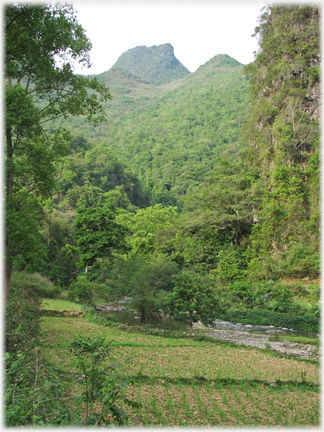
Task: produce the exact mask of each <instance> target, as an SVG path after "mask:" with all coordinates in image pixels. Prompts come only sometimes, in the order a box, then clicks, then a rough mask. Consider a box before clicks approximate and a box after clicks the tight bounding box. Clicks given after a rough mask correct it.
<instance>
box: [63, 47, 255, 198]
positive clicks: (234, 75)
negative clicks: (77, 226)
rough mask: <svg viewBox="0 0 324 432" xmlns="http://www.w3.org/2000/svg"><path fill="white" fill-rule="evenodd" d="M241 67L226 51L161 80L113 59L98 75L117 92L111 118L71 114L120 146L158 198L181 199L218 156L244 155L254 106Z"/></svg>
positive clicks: (79, 126) (81, 127)
mask: <svg viewBox="0 0 324 432" xmlns="http://www.w3.org/2000/svg"><path fill="white" fill-rule="evenodd" d="M163 46H164V45H163ZM242 67H243V66H242V65H240V63H239V62H237V61H236V60H234V59H232V58H230V57H229V56H227V55H217V56H215V57H214V58H213V59H211V60H210V61H208V62H207V63H206V64H205V65H203V66H201V67H200V68H199V69H198V70H197V71H196V72H195V73H193V74H190V75H188V76H186V77H185V78H183V79H182V80H179V79H176V80H173V81H171V82H170V83H169V84H166V85H159V86H157V85H149V84H147V83H146V82H145V81H144V80H143V79H142V78H141V77H138V76H135V75H133V74H132V72H129V71H127V70H125V69H119V68H118V69H115V67H113V68H112V69H111V70H109V71H108V72H106V73H104V74H101V75H99V76H98V80H99V81H103V82H104V83H105V84H106V85H108V86H109V89H110V92H111V94H112V97H113V99H112V101H111V102H109V103H107V104H105V105H104V106H105V109H106V111H107V115H108V120H107V122H105V123H101V124H99V125H98V126H97V127H95V128H94V127H93V128H89V126H88V124H86V123H81V121H80V120H77V119H71V123H69V127H70V128H71V130H72V131H76V130H77V133H79V134H80V133H81V134H82V136H83V138H85V139H86V140H88V141H90V142H93V143H95V142H100V143H102V144H104V146H105V147H106V148H108V149H110V150H111V151H112V152H115V151H118V154H119V157H121V158H122V159H123V161H124V162H125V163H126V164H127V165H128V166H129V167H130V168H131V169H132V171H133V172H134V173H135V174H136V175H137V177H138V178H139V180H140V181H141V184H142V186H143V188H144V190H145V191H146V194H147V196H148V199H149V202H150V203H151V204H156V203H163V205H178V206H181V204H182V201H183V196H184V195H186V194H187V193H188V192H190V191H192V190H194V189H195V188H197V187H198V186H199V184H201V182H202V181H203V180H204V179H205V177H206V175H207V173H209V172H210V171H211V170H212V169H213V168H214V166H215V165H216V163H217V162H216V158H217V157H220V156H223V155H228V156H234V157H236V155H237V152H238V148H239V142H238V136H239V131H240V128H241V125H242V123H243V121H244V119H245V118H246V116H247V114H248V108H249V97H248V95H247V91H246V87H247V78H246V77H245V76H244V75H243V73H242ZM143 75H144V76H145V73H143ZM162 75H163V71H162ZM61 124H62V125H63V124H64V125H66V123H65V122H64V123H61ZM74 133H75V132H74Z"/></svg>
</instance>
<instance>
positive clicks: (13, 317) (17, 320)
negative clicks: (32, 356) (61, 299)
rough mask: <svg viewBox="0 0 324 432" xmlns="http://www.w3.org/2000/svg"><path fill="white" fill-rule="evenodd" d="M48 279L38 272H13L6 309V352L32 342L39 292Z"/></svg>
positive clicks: (37, 329)
mask: <svg viewBox="0 0 324 432" xmlns="http://www.w3.org/2000/svg"><path fill="white" fill-rule="evenodd" d="M48 285H49V282H48V281H46V280H45V281H44V279H43V278H40V277H39V276H38V275H30V274H27V273H18V274H14V276H13V281H12V290H11V292H10V296H9V298H8V301H7V304H6V309H5V327H6V328H5V345H6V351H7V352H8V353H9V354H12V353H16V352H17V351H19V350H23V349H24V348H26V347H27V346H34V345H35V342H36V340H37V339H38V338H39V334H40V303H41V297H40V293H41V292H43V293H44V291H45V292H46V291H48Z"/></svg>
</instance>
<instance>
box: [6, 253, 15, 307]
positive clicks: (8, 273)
mask: <svg viewBox="0 0 324 432" xmlns="http://www.w3.org/2000/svg"><path fill="white" fill-rule="evenodd" d="M12 268H13V265H12V263H9V262H7V261H6V262H5V277H4V279H5V280H4V287H5V292H4V299H5V303H7V300H8V298H9V293H10V282H11V276H12Z"/></svg>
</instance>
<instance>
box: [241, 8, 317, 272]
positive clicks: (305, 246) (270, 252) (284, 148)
mask: <svg viewBox="0 0 324 432" xmlns="http://www.w3.org/2000/svg"><path fill="white" fill-rule="evenodd" d="M255 35H256V36H258V38H259V44H260V50H259V53H258V55H257V56H256V59H255V61H254V62H253V63H252V64H250V65H247V66H246V67H245V72H246V73H247V75H248V76H249V78H250V91H251V95H252V98H253V106H252V112H251V116H250V118H249V120H248V121H247V122H246V123H245V125H244V127H243V130H242V140H241V141H242V144H243V152H242V158H243V159H244V160H245V162H246V163H247V164H248V165H250V166H254V167H256V168H257V172H256V174H257V175H258V177H259V180H258V181H257V182H256V184H255V186H254V191H253V192H254V193H255V192H257V194H258V195H259V202H258V213H257V218H258V224H257V225H256V226H255V227H254V229H253V230H252V236H251V237H250V241H251V250H250V253H251V256H250V257H251V261H252V262H251V265H250V266H249V274H250V275H251V276H252V275H253V276H254V277H255V276H257V277H259V276H261V277H262V276H266V277H269V276H270V277H278V276H280V275H281V276H290V277H303V276H305V275H309V276H311V277H316V276H317V275H318V272H319V265H318V254H319V236H318V232H319V213H318V209H319V195H318V190H319V177H318V168H319V163H318V162H317V163H315V164H314V162H313V161H315V160H317V161H318V151H319V118H320V117H319V100H320V96H319V93H320V87H319V82H318V70H319V62H320V48H319V43H320V12H319V9H318V7H317V6H313V5H285V6H282V5H272V6H268V7H266V8H264V10H263V14H262V15H261V17H260V23H259V26H258V27H256V32H255ZM257 261H259V264H258V262H257ZM279 270H280V274H279Z"/></svg>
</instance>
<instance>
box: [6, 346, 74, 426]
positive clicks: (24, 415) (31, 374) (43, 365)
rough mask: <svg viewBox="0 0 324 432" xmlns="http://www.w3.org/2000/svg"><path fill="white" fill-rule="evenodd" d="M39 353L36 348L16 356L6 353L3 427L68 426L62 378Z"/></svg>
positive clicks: (67, 410) (69, 413)
mask: <svg viewBox="0 0 324 432" xmlns="http://www.w3.org/2000/svg"><path fill="white" fill-rule="evenodd" d="M38 350H39V348H38V347H36V348H34V349H28V351H25V352H20V353H17V354H15V353H12V354H10V353H6V356H5V370H4V372H5V380H6V383H5V384H6V386H5V398H4V399H5V412H4V419H5V424H6V426H28V425H31V426H51V425H53V426H54V425H55V426H62V425H68V424H71V412H70V405H69V404H68V402H67V401H66V383H65V382H64V379H63V375H62V373H61V372H60V371H58V370H57V368H56V367H54V366H53V365H52V364H51V363H50V362H49V361H48V360H46V359H45V358H43V357H42V356H41V354H40V351H38ZM49 401H50V403H49Z"/></svg>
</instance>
